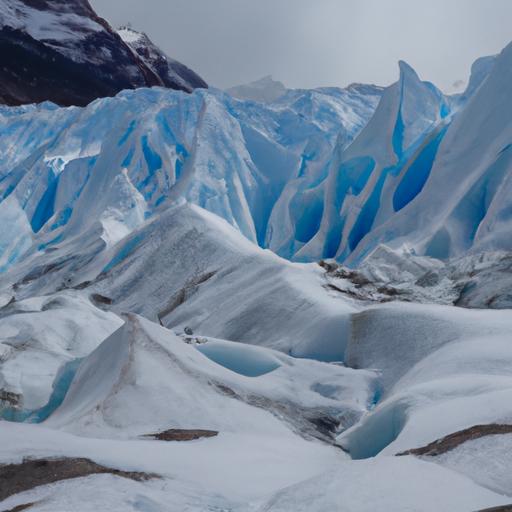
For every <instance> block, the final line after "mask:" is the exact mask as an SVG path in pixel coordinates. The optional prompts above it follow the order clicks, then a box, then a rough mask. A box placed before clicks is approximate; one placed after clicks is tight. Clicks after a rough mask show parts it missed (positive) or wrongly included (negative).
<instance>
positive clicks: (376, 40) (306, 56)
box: [91, 0, 512, 91]
mask: <svg viewBox="0 0 512 512" xmlns="http://www.w3.org/2000/svg"><path fill="white" fill-rule="evenodd" d="M91 3H92V4H93V5H94V7H95V8H96V10H97V11H98V13H99V14H100V15H102V16H103V17H105V18H106V19H107V20H108V21H109V22H110V23H111V24H112V25H114V26H119V25H121V24H125V23H128V22H130V23H131V24H132V26H133V28H135V29H139V30H142V31H145V32H146V33H147V34H148V35H149V36H150V37H151V38H152V39H153V40H154V42H156V43H157V44H158V45H159V46H161V47H162V48H163V49H164V50H165V51H166V52H167V53H168V54H169V55H170V56H172V57H174V58H176V59H178V60H181V61H182V62H183V63H185V64H187V65H188V66H189V67H191V68H193V69H194V70H195V71H197V72H198V73H199V74H201V75H202V76H203V78H205V79H206V81H207V82H209V83H210V84H211V85H215V86H217V87H228V86H232V85H237V84H240V83H245V82H249V81H251V80H255V79H258V78H261V77H262V76H264V75H268V74H271V75H273V77H274V78H275V79H278V80H281V81H283V82H284V83H285V84H286V85H287V86H289V87H318V86H329V85H333V86H344V85H348V84H349V83H351V82H372V83H377V84H381V85H387V84H389V83H391V82H393V81H395V80H396V78H397V74H398V67H397V64H396V63H397V61H398V60H399V59H403V60H406V61H407V62H408V63H409V64H411V65H412V66H413V67H414V68H415V69H416V70H417V71H418V73H419V74H420V76H421V77H422V78H423V79H427V80H430V81H432V82H434V83H436V84H437V85H438V86H439V87H441V88H442V89H444V90H445V91H448V90H450V89H451V88H452V84H453V83H454V82H455V81H457V80H461V79H462V80H464V81H466V80H467V77H468V74H469V69H470V67H471V63H472V62H473V61H474V60H475V59H476V58H477V57H479V56H483V55H490V54H494V53H497V52H499V51H500V50H501V49H502V48H503V47H504V46H505V45H506V44H508V42H509V41H511V40H512V23H511V20H512V0H91Z"/></svg>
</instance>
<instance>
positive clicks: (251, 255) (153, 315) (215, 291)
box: [2, 204, 355, 361]
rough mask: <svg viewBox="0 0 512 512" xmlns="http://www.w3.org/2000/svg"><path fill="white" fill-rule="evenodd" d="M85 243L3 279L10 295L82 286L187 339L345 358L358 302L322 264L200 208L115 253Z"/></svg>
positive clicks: (162, 219) (183, 209)
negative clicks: (189, 334) (288, 256)
mask: <svg viewBox="0 0 512 512" xmlns="http://www.w3.org/2000/svg"><path fill="white" fill-rule="evenodd" d="M98 235H99V233H98V234H97V235H96V236H98ZM91 236H92V235H91ZM92 240H94V239H92ZM97 240H98V239H97ZM100 240H101V239H100ZM84 245H86V244H84V240H83V239H82V238H78V239H73V240H70V241H69V242H68V243H67V244H63V245H62V246H60V247H59V248H54V250H52V251H50V252H46V253H45V254H44V255H42V256H41V255H36V256H35V257H34V258H32V259H28V260H27V261H26V262H25V263H24V264H22V265H19V266H17V267H15V268H14V269H13V270H12V271H11V272H9V273H7V274H6V275H5V276H4V278H3V279H2V286H3V287H5V288H4V289H6V292H5V293H6V296H7V297H15V298H16V299H17V300H22V299H24V298H26V297H33V296H40V295H45V294H54V293H57V292H58V291H59V290H62V289H77V288H78V289H83V293H85V294H86V296H94V294H97V295H99V296H100V297H103V298H104V300H103V302H104V304H106V305H105V306H104V307H107V308H108V309H111V310H112V311H116V312H118V313H122V312H126V311H132V312H136V313H139V314H142V315H144V316H145V317H146V318H149V319H151V320H153V321H155V322H160V323H162V324H163V325H166V326H169V327H172V328H175V329H177V330H178V331H179V332H182V331H183V330H184V329H185V327H189V328H191V329H192V330H193V331H194V332H195V333H196V334H198V335H205V336H213V337H218V338H222V339H228V340H233V341H242V342H245V343H252V344H257V345H263V346H267V347H272V348H275V349H278V350H281V351H283V352H286V353H290V354H292V355H294V356H297V357H313V358H316V359H321V360H328V361H333V360H334V361H340V360H342V359H343V355H344V351H345V346H346V343H347V336H348V324H349V315H350V314H351V313H352V312H353V311H354V308H355V305H354V303H353V301H351V300H350V299H348V298H345V297H342V296H340V295H339V294H335V293H333V292H331V291H329V289H328V286H327V281H326V280H325V277H324V275H323V271H322V269H321V268H320V267H319V266H317V265H300V264H296V263H290V262H288V261H286V260H283V259H281V258H280V257H278V256H276V255H275V254H272V253H271V252H270V251H264V250H262V249H260V248H258V247H257V246H255V245H254V244H252V243H250V242H249V241H248V240H246V239H245V238H244V237H243V236H242V235H241V234H240V233H239V232H238V231H236V230H235V229H233V228H232V227H231V226H229V225H228V224H227V223H226V222H225V221H224V220H222V219H219V218H218V217H216V216H215V215H213V214H211V213H208V212H206V211H204V210H202V209H200V208H198V207H194V206H191V205H187V204H183V205H178V206H174V207H172V208H169V209H168V210H166V211H165V212H164V213H162V214H160V215H158V216H157V217H155V218H154V219H152V220H151V221H148V222H146V223H145V224H144V225H142V226H141V227H140V228H139V229H137V230H135V231H134V232H133V233H132V234H131V235H130V236H128V237H127V238H124V239H123V240H121V241H120V242H119V243H118V244H116V245H114V246H113V247H111V248H110V249H105V245H104V243H98V242H97V241H96V242H94V241H93V242H91V243H90V244H89V246H88V247H84ZM297 315H298V316H297Z"/></svg>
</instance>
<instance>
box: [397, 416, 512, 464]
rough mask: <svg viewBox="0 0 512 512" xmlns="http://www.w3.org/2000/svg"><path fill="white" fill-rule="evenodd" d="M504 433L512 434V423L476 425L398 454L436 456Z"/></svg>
mask: <svg viewBox="0 0 512 512" xmlns="http://www.w3.org/2000/svg"><path fill="white" fill-rule="evenodd" d="M504 434H512V425H498V424H494V423H493V424H490V425H476V426H474V427H471V428H467V429H465V430H461V431H460V432H455V433H454V434H450V435H448V436H446V437H443V438H442V439H438V440H437V441H434V442H433V443H430V444H428V445H427V446H422V447H421V448H414V449H412V450H407V451H405V452H401V453H397V456H403V455H417V456H429V457H435V456H437V455H442V454H443V453H447V452H449V451H450V450H454V449H455V448H457V447H458V446H460V445H461V444H463V443H465V442H467V441H472V440H474V439H480V438H481V437H486V436H496V435H504Z"/></svg>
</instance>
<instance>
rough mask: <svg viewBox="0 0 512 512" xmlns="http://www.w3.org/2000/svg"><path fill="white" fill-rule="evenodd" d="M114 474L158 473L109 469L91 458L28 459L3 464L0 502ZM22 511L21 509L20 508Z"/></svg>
mask: <svg viewBox="0 0 512 512" xmlns="http://www.w3.org/2000/svg"><path fill="white" fill-rule="evenodd" d="M102 474H111V475H115V476H119V477H122V478H129V479H131V480H136V481H138V482H143V481H146V480H149V479H151V478H156V475H151V474H148V473H138V472H133V471H121V470H119V469H112V468H107V467H105V466H101V465H99V464H96V463H95V462H92V461H91V460H88V459H71V458H64V459H36V460H30V459H25V460H24V461H23V462H22V463H21V464H7V465H2V466H0V482H2V485H1V486H0V501H3V500H5V499H7V498H8V497H9V496H13V495H15V494H18V493H20V492H24V491H28V490H30V489H33V488H35V487H38V486H40V485H48V484H52V483H55V482H60V481H62V480H70V479H73V478H81V477H84V476H89V475H102ZM19 510H22V509H19Z"/></svg>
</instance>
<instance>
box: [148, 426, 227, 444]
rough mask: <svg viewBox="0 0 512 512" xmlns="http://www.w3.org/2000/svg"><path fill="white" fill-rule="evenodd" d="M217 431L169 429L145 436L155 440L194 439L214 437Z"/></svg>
mask: <svg viewBox="0 0 512 512" xmlns="http://www.w3.org/2000/svg"><path fill="white" fill-rule="evenodd" d="M218 434H219V433H218V432H217V431H216V430H197V429H195V430H185V429H176V428H173V429H170V430H166V431H165V432H159V433H158V434H149V435H148V436H146V437H151V438H152V439H155V440H157V441H195V440H197V439H203V438H209V437H215V436H217V435H218Z"/></svg>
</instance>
